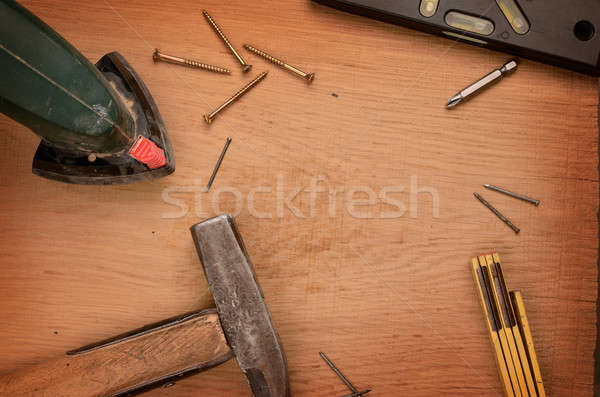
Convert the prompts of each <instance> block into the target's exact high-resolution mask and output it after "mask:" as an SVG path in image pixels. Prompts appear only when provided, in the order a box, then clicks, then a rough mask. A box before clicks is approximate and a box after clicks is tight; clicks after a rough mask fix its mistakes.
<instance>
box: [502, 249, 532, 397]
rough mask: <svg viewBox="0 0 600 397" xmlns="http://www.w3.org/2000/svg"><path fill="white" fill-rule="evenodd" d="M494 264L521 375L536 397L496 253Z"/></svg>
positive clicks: (525, 354) (521, 339)
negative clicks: (521, 371) (521, 369)
mask: <svg viewBox="0 0 600 397" xmlns="http://www.w3.org/2000/svg"><path fill="white" fill-rule="evenodd" d="M492 258H493V260H494V263H495V265H496V272H497V274H498V278H499V279H500V287H501V290H502V291H501V294H502V299H503V300H504V304H505V305H506V307H507V312H508V313H507V314H508V318H507V320H508V322H509V323H510V327H511V329H512V334H513V337H514V340H515V345H516V346H517V353H518V354H519V360H520V362H521V367H522V368H523V375H524V376H525V383H526V384H527V390H528V391H529V395H530V396H531V397H537V396H538V394H537V391H536V387H535V381H534V379H533V372H532V371H531V368H530V366H529V360H528V358H527V351H526V350H525V346H524V344H523V338H522V335H521V331H520V329H519V326H518V324H517V319H516V316H515V311H514V309H513V305H512V302H511V299H510V296H509V294H508V288H507V287H506V279H505V278H504V272H503V270H502V264H501V263H500V256H499V255H498V254H497V253H494V254H493V255H492Z"/></svg>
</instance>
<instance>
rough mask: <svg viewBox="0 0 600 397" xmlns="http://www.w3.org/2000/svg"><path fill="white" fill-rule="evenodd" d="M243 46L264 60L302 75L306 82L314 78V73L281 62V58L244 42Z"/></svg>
mask: <svg viewBox="0 0 600 397" xmlns="http://www.w3.org/2000/svg"><path fill="white" fill-rule="evenodd" d="M244 48H245V49H247V50H248V51H250V52H253V53H254V54H256V55H258V56H260V57H263V58H265V59H266V60H268V61H270V62H273V63H274V64H275V65H278V66H280V67H282V68H283V69H285V70H289V71H290V72H292V73H295V74H297V75H298V76H300V77H302V78H303V79H305V80H306V81H307V82H309V83H311V82H312V81H313V79H314V78H315V74H314V73H306V72H303V71H302V70H300V69H298V68H295V67H293V66H292V65H288V64H287V63H285V62H283V61H282V60H281V59H277V58H275V57H274V56H272V55H269V54H267V53H266V52H264V51H261V50H259V49H258V48H256V47H252V46H251V45H249V44H244Z"/></svg>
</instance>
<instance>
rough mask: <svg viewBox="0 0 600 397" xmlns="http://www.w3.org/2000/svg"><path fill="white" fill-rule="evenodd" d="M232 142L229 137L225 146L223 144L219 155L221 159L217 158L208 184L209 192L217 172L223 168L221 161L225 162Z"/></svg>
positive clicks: (207, 189)
mask: <svg viewBox="0 0 600 397" xmlns="http://www.w3.org/2000/svg"><path fill="white" fill-rule="evenodd" d="M230 143H231V138H227V140H226V141H225V146H223V150H221V155H220V156H219V159H218V160H217V164H216V165H215V169H214V170H213V172H212V174H211V176H210V179H209V180H208V184H207V185H206V192H207V193H208V191H209V190H210V187H211V186H212V184H213V182H214V180H215V177H216V176H217V172H219V168H221V163H222V162H223V159H224V158H225V153H227V149H228V148H229V144H230Z"/></svg>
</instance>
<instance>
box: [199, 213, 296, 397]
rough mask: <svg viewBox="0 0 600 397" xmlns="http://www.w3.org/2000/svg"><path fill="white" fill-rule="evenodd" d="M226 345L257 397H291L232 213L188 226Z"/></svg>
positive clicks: (281, 356) (280, 351) (277, 344)
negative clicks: (228, 346) (227, 344)
mask: <svg viewBox="0 0 600 397" xmlns="http://www.w3.org/2000/svg"><path fill="white" fill-rule="evenodd" d="M190 230H191V232H192V237H193V239H194V243H195V244H196V249H197V250H198V255H199V256H200V260H201V261H202V266H203V267H204V272H205V274H206V278H207V279H208V284H209V286H210V290H211V292H212V294H213V297H214V300H215V304H216V306H217V312H218V313H219V319H220V321H221V326H222V327H223V332H224V334H225V338H226V339H227V342H228V343H229V345H230V346H231V349H232V350H233V352H234V354H235V356H236V359H237V362H238V365H239V366H240V368H241V370H242V372H243V373H244V375H245V376H246V380H247V381H248V384H249V385H250V389H251V390H252V395H253V396H254V397H289V395H290V387H289V382H288V377H287V371H286V363H285V356H284V353H283V349H282V347H281V343H280V342H279V336H278V335H277V332H276V331H275V327H274V326H273V322H272V321H271V316H270V315H269V311H268V310H267V306H266V304H265V301H264V298H263V294H262V291H261V289H260V286H259V285H258V283H257V281H256V278H255V277H254V272H253V270H252V264H251V263H250V259H249V258H248V253H247V252H246V248H245V247H244V242H243V241H242V238H241V236H240V234H239V232H238V230H237V227H236V225H235V222H234V220H233V217H232V216H231V215H220V216H217V217H215V218H211V219H208V220H206V221H204V222H200V223H198V224H196V225H194V226H192V227H191V228H190Z"/></svg>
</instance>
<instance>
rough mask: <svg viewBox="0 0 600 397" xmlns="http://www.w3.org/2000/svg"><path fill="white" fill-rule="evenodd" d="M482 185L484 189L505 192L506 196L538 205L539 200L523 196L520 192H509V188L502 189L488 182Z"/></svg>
mask: <svg viewBox="0 0 600 397" xmlns="http://www.w3.org/2000/svg"><path fill="white" fill-rule="evenodd" d="M483 187H484V188H486V189H490V190H494V191H496V192H499V193H503V194H506V195H507V196H510V197H514V198H516V199H519V200H523V201H527V202H528V203H531V204H534V205H536V206H537V205H540V200H536V199H532V198H529V197H527V196H524V195H522V194H518V193H513V192H511V191H509V190H506V189H502V188H501V187H498V186H494V185H489V184H487V183H486V184H484V185H483Z"/></svg>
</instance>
